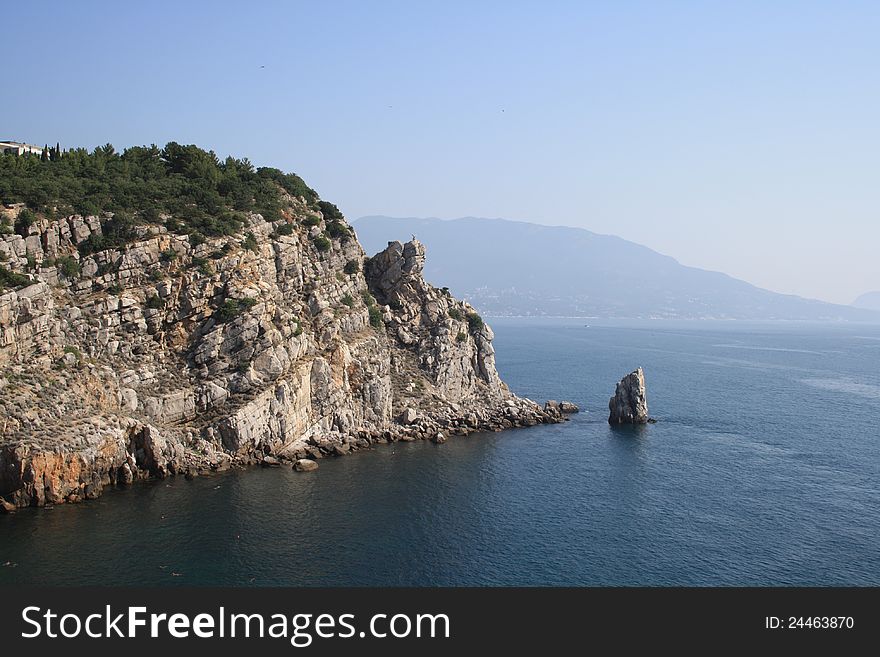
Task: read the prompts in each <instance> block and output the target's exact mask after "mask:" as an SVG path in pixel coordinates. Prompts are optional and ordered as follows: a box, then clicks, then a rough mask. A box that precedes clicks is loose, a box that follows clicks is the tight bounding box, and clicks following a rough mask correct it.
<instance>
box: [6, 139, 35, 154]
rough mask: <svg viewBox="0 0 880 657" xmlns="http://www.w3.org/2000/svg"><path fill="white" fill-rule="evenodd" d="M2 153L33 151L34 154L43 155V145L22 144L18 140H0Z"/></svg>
mask: <svg viewBox="0 0 880 657" xmlns="http://www.w3.org/2000/svg"><path fill="white" fill-rule="evenodd" d="M0 153H15V154H16V155H24V154H25V153H31V154H33V155H42V154H43V147H42V146H34V145H33V144H22V143H21V142H17V141H0Z"/></svg>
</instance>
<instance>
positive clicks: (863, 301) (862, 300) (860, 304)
mask: <svg viewBox="0 0 880 657" xmlns="http://www.w3.org/2000/svg"><path fill="white" fill-rule="evenodd" d="M852 305H853V307H854V308H864V309H866V310H878V311H880V290H875V291H873V292H865V293H864V294H862V295H861V296H859V298H858V299H856V300H855V301H853V302H852Z"/></svg>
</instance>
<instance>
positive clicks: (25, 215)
mask: <svg viewBox="0 0 880 657" xmlns="http://www.w3.org/2000/svg"><path fill="white" fill-rule="evenodd" d="M36 220H37V215H36V214H35V213H34V211H33V210H31V209H30V208H23V209H22V210H21V212H19V213H18V217H17V218H16V219H15V232H16V233H18V234H19V235H21V236H22V237H27V234H28V229H29V228H30V227H31V226H33V224H34V222H35V221H36Z"/></svg>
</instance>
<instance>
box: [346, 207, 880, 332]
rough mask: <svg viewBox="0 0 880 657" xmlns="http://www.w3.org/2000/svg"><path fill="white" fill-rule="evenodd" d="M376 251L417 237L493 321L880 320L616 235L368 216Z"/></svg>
mask: <svg viewBox="0 0 880 657" xmlns="http://www.w3.org/2000/svg"><path fill="white" fill-rule="evenodd" d="M354 227H355V229H356V231H357V234H358V237H359V239H360V240H361V243H362V244H363V245H364V248H365V250H366V251H367V253H375V252H378V251H380V250H382V249H384V248H385V247H386V245H387V244H388V242H389V241H392V240H400V241H406V240H408V239H410V238H411V236H413V235H414V236H415V237H417V238H418V239H419V240H420V241H421V242H423V243H424V244H425V245H426V247H427V250H428V258H427V263H426V265H425V277H426V278H427V279H428V280H430V281H432V282H434V283H435V284H438V285H444V286H448V287H449V289H450V290H451V291H452V292H453V293H454V294H456V295H459V296H462V297H464V298H466V299H468V300H469V301H470V302H471V303H472V304H473V305H474V306H475V307H476V308H478V309H479V310H480V311H481V312H483V313H485V314H488V315H496V316H497V315H523V316H542V315H543V316H573V317H618V318H682V319H685V318H715V319H756V320H759V319H760V320H763V319H786V320H863V321H871V320H875V321H876V320H880V313H877V312H874V311H872V310H868V309H865V308H855V307H851V306H843V305H836V304H831V303H826V302H823V301H817V300H814V299H805V298H802V297H798V296H794V295H788V294H779V293H776V292H771V291H769V290H765V289H762V288H759V287H756V286H754V285H751V284H750V283H747V282H745V281H742V280H739V279H736V278H733V277H731V276H728V275H727V274H723V273H720V272H715V271H707V270H704V269H698V268H695V267H687V266H685V265H682V264H681V263H679V262H678V261H676V260H675V259H674V258H671V257H669V256H666V255H663V254H660V253H658V252H656V251H654V250H652V249H650V248H648V247H646V246H642V245H640V244H636V243H635V242H630V241H627V240H625V239H622V238H620V237H615V236H613V235H601V234H598V233H594V232H591V231H589V230H585V229H583V228H571V227H566V226H545V225H539V224H534V223H527V222H522V221H509V220H505V219H483V218H477V217H464V218H461V219H453V220H442V219H436V218H394V217H385V216H368V217H361V218H360V219H358V220H356V221H355V222H354Z"/></svg>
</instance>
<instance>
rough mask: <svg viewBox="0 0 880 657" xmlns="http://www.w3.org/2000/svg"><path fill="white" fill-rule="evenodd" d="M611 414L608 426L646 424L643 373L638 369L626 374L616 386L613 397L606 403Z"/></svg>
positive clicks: (646, 402)
mask: <svg viewBox="0 0 880 657" xmlns="http://www.w3.org/2000/svg"><path fill="white" fill-rule="evenodd" d="M608 409H609V410H610V411H611V413H610V414H609V416H608V424H611V425H615V424H647V423H648V398H647V391H646V390H645V373H644V372H643V371H642V368H641V367H640V368H639V369H637V370H636V371H635V372H632V373H630V374H627V375H626V376H625V377H623V378H622V379H621V380H620V383H618V384H617V390H615V391H614V396H613V397H612V398H611V399H610V400H609V402H608Z"/></svg>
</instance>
